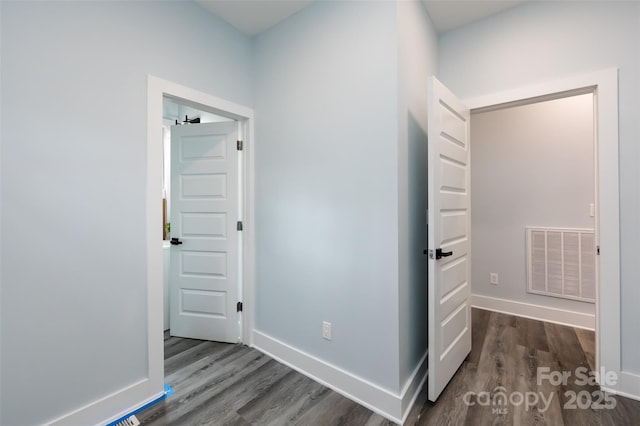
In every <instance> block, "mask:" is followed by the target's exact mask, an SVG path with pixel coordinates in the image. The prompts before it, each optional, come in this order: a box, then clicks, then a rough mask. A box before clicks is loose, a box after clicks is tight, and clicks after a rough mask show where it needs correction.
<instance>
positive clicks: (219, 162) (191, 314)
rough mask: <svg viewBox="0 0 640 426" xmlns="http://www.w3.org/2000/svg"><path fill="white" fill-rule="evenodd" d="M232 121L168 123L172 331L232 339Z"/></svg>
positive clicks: (235, 261)
mask: <svg viewBox="0 0 640 426" xmlns="http://www.w3.org/2000/svg"><path fill="white" fill-rule="evenodd" d="M237 129H238V124H237V123H236V122H233V121H231V122H221V123H206V124H191V125H183V126H173V127H172V128H171V237H172V240H173V241H172V246H171V281H170V284H169V285H170V293H171V296H170V305H171V306H170V312H171V315H170V323H171V335H172V336H180V337H189V338H193V339H203V340H215V341H219V342H229V343H235V342H237V341H238V323H237V321H238V314H237V309H236V304H237V302H238V295H237V293H238V290H237V288H238V285H237V284H238V282H237V280H238V249H237V247H238V234H237V232H238V231H237V228H236V226H237V220H238V161H237V158H238V152H237V150H236V139H237V131H238V130H237Z"/></svg>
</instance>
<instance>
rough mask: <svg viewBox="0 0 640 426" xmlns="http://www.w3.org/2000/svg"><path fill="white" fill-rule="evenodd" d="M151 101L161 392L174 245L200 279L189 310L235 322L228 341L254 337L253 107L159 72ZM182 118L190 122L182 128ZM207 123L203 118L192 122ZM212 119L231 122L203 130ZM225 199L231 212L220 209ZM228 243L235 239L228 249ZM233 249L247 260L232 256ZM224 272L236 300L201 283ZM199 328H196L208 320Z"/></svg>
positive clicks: (151, 269)
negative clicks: (171, 141) (172, 141)
mask: <svg viewBox="0 0 640 426" xmlns="http://www.w3.org/2000/svg"><path fill="white" fill-rule="evenodd" d="M147 100H148V104H147V106H148V111H147V113H148V116H147V125H148V128H147V135H148V140H147V159H148V164H147V199H146V201H147V277H148V278H147V290H148V306H147V308H148V347H149V351H148V362H149V364H148V365H149V381H150V383H151V384H152V386H153V387H154V388H156V389H158V390H162V389H163V386H164V339H163V337H164V330H165V326H167V325H168V326H169V327H171V324H170V323H169V324H166V321H165V280H164V278H165V277H164V275H165V273H166V272H169V271H166V270H165V261H164V260H165V257H166V256H165V253H164V252H165V251H166V250H169V251H172V254H171V255H169V257H173V258H174V259H176V260H177V262H176V263H180V273H179V274H174V275H178V276H179V277H180V279H191V280H192V281H190V282H189V283H187V284H186V285H185V286H184V287H183V288H182V289H181V290H182V291H181V293H180V294H179V302H178V304H179V306H180V307H181V309H182V312H183V313H187V314H189V315H188V316H190V317H191V318H196V319H198V318H207V317H208V319H216V318H217V319H220V318H222V317H226V319H227V320H228V321H227V324H232V327H227V329H226V336H227V341H231V342H234V343H245V344H248V345H250V344H251V343H252V341H251V340H252V339H251V333H250V331H251V330H252V323H253V317H252V312H253V307H252V305H253V303H252V302H253V297H252V296H253V264H254V262H253V229H254V220H253V160H254V157H253V155H254V154H253V149H252V148H253V147H252V143H251V142H252V137H253V110H251V109H249V108H247V107H244V106H241V105H238V104H235V103H233V102H229V101H226V100H224V99H220V98H217V97H215V96H212V95H209V94H206V93H203V92H201V91H198V90H195V89H192V88H189V87H186V86H182V85H179V84H176V83H172V82H169V81H166V80H162V79H159V78H157V77H154V76H151V75H150V76H148V99H147ZM171 114H173V115H175V114H179V116H178V117H179V118H174V117H172V116H171V117H170V115H171ZM183 116H185V117H183ZM196 118H198V119H196ZM165 120H166V121H165ZM169 120H172V122H171V121H169ZM175 120H178V124H181V125H177V126H176V123H175ZM198 121H200V123H202V124H192V123H197V122H198ZM206 121H209V122H208V123H207V122H206ZM171 124H174V126H173V132H172V133H176V134H178V133H180V134H182V139H181V140H180V142H179V143H178V144H176V145H175V146H174V148H173V153H172V155H171V157H173V161H172V163H173V164H172V165H168V164H165V161H164V159H165V155H164V154H165V148H166V151H169V148H168V146H166V145H165V143H164V142H165V134H166V133H168V132H167V130H169V131H171V127H172V126H170V125H171ZM198 126H201V127H198ZM207 126H218V127H220V126H221V127H223V129H222V130H221V129H220V128H218V127H217V128H216V129H215V131H209V132H208V133H207V134H205V135H203V134H195V133H194V131H196V130H198V131H200V129H204V128H207ZM240 141H241V142H240ZM178 160H179V161H178ZM176 164H178V167H176ZM172 169H174V170H173V171H172ZM178 174H179V175H178ZM169 176H172V177H173V183H172V184H169V183H168V180H169V179H168V178H169ZM172 188H173V191H171V189H172ZM172 192H173V193H172ZM163 200H168V203H167V204H168V205H166V206H165V203H163ZM221 204H222V205H223V207H224V209H223V210H219V209H220V205H221ZM176 206H177V207H176ZM225 209H226V210H225ZM172 210H174V211H172ZM178 213H179V215H178ZM171 217H173V218H174V219H171ZM172 222H173V223H172ZM167 223H169V224H170V226H171V228H170V229H168V227H167ZM231 230H233V232H231ZM167 231H169V232H168V234H167ZM188 239H189V240H190V242H189V243H187V240H188ZM165 241H170V242H171V243H170V244H169V245H170V247H171V248H168V249H165V248H163V246H164V245H167V243H165ZM221 242H223V243H225V242H231V244H230V245H228V246H227V247H226V248H225V247H223V248H221V247H220V243H221ZM203 244H205V245H206V244H209V246H206V247H205V246H203ZM225 250H228V251H227V252H225ZM173 251H175V253H173ZM231 257H235V258H236V259H237V260H238V261H237V262H227V258H231ZM174 272H175V271H174ZM169 274H170V275H171V272H169ZM227 278H228V280H227ZM221 279H222V280H227V281H228V285H229V286H233V287H232V290H233V291H231V292H230V293H233V294H234V300H225V301H224V302H223V303H222V302H221V300H222V299H223V296H225V295H224V294H223V293H224V292H223V291H219V290H217V289H213V290H210V289H203V288H199V287H198V285H200V284H201V283H202V282H204V281H209V282H211V281H215V280H218V281H220V280H221ZM167 284H169V287H171V286H172V285H173V283H167ZM169 290H170V289H169ZM169 293H171V290H170V291H169ZM174 293H175V291H174ZM236 297H237V299H238V300H235V298H236ZM169 299H170V298H169ZM169 303H171V300H169ZM240 307H242V309H240ZM236 308H238V309H236ZM190 327H192V329H195V331H194V332H195V333H196V334H197V333H199V332H200V331H202V329H206V328H207V325H206V324H205V325H202V324H200V325H199V324H195V325H194V324H191V325H190ZM194 327H195V328H194ZM198 327H199V328H200V329H198Z"/></svg>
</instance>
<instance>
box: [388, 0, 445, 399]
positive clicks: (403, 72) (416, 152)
mask: <svg viewBox="0 0 640 426" xmlns="http://www.w3.org/2000/svg"><path fill="white" fill-rule="evenodd" d="M397 5H398V43H399V46H398V49H399V50H398V73H399V76H398V77H399V85H398V203H399V206H398V211H399V221H398V234H399V250H400V251H399V256H398V259H399V262H400V263H399V283H398V285H399V287H398V290H399V301H400V307H399V309H400V330H399V333H400V387H401V388H402V386H403V385H404V384H405V381H406V380H407V379H408V378H409V376H410V375H411V373H412V372H413V370H414V368H415V367H416V365H417V364H418V362H419V361H420V359H421V357H422V356H423V355H424V354H425V352H426V351H427V313H428V311H427V263H428V260H427V257H426V256H424V254H423V253H422V251H423V250H424V249H425V248H427V222H426V210H427V82H428V79H427V77H428V76H430V75H435V74H436V70H437V60H438V37H437V34H436V32H435V30H434V29H433V25H432V23H431V19H430V18H429V15H427V13H426V10H425V8H424V5H423V4H422V3H421V2H413V1H401V2H398V3H397Z"/></svg>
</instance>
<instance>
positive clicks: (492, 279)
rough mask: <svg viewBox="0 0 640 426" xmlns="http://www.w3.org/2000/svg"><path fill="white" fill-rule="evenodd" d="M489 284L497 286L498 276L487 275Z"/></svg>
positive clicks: (493, 273)
mask: <svg viewBox="0 0 640 426" xmlns="http://www.w3.org/2000/svg"><path fill="white" fill-rule="evenodd" d="M489 282H490V283H491V284H494V285H498V274H496V273H495V272H492V273H490V274H489Z"/></svg>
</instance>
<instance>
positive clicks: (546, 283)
mask: <svg viewBox="0 0 640 426" xmlns="http://www.w3.org/2000/svg"><path fill="white" fill-rule="evenodd" d="M526 232H527V291H528V292H529V293H536V294H544V295H546V296H554V297H562V298H566V299H574V300H582V301H585V302H592V303H593V302H595V297H596V293H595V289H596V269H595V264H596V241H595V233H594V232H593V229H561V228H529V227H527V228H526Z"/></svg>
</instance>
